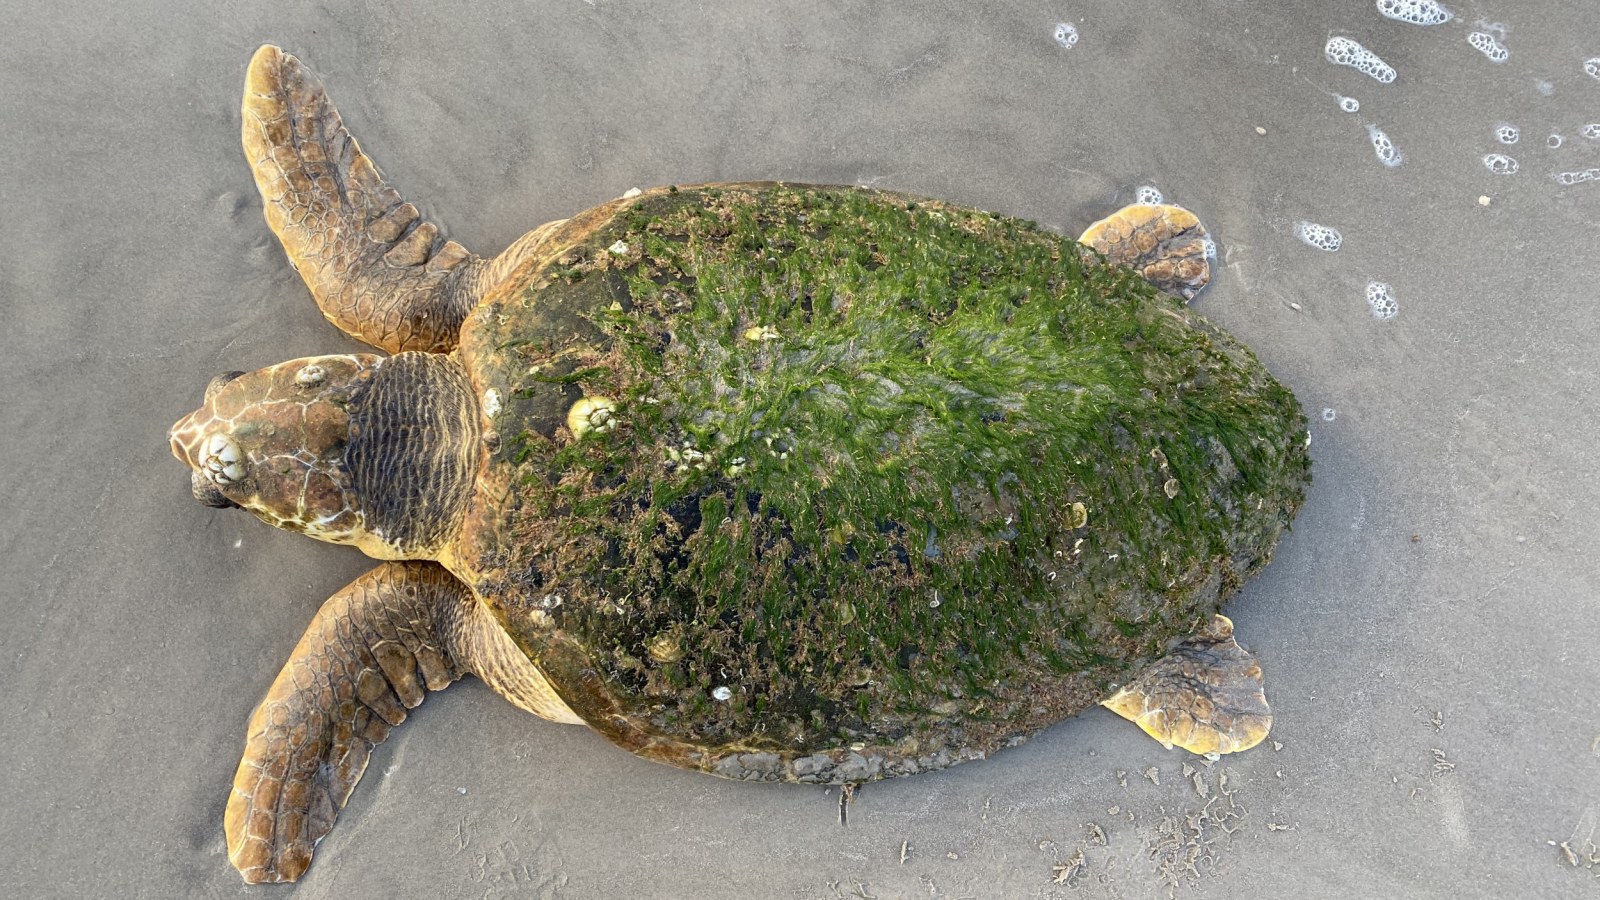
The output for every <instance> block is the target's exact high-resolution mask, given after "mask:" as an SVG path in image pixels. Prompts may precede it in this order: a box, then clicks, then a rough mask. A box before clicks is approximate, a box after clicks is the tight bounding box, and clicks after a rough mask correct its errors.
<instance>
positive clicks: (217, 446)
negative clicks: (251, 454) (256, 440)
mask: <svg viewBox="0 0 1600 900" xmlns="http://www.w3.org/2000/svg"><path fill="white" fill-rule="evenodd" d="M201 465H202V466H204V467H205V473H206V477H207V478H209V479H211V480H212V481H213V482H214V483H216V484H233V483H234V482H235V481H238V480H239V479H241V478H243V477H244V461H243V455H242V454H241V453H240V451H239V445H238V444H237V443H236V442H235V441H234V439H233V438H231V437H229V436H228V435H226V434H223V433H222V432H220V431H219V432H217V433H216V434H213V435H212V436H211V437H209V438H207V439H206V446H205V459H204V460H202V461H201Z"/></svg>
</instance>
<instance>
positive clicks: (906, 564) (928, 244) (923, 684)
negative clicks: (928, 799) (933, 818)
mask: <svg viewBox="0 0 1600 900" xmlns="http://www.w3.org/2000/svg"><path fill="white" fill-rule="evenodd" d="M567 235H568V237H570V238H571V239H573V240H574V243H573V245H572V246H571V247H570V248H569V249H567V250H566V251H565V252H564V253H562V254H561V255H560V257H559V258H558V259H557V260H555V261H554V262H552V263H550V264H548V265H547V266H545V267H544V268H543V269H542V270H540V271H537V272H533V273H530V275H529V277H528V279H527V282H526V284H525V285H522V286H521V287H520V288H519V289H518V290H514V291H506V292H503V293H502V294H501V295H500V296H498V297H496V298H494V299H493V300H492V301H491V302H489V303H486V304H485V305H484V306H483V307H481V308H480V309H479V311H478V312H477V313H476V314H475V315H474V316H473V317H472V318H471V319H470V320H469V322H468V323H467V325H466V326H465V328H464V330H463V335H462V348H461V354H462V359H463V360H464V361H465V362H466V364H467V367H468V370H469V371H470V372H471V373H472V374H473V377H474V378H475V380H476V381H477V384H476V388H477V389H478V390H479V391H480V393H482V392H487V391H491V390H492V391H495V392H496V396H497V397H498V398H499V399H500V403H501V408H500V409H499V410H498V411H497V412H496V413H495V415H494V416H493V419H492V422H491V423H490V425H491V427H492V428H493V431H494V433H495V435H496V443H495V445H494V446H495V449H494V450H493V459H492V461H491V465H490V467H489V470H488V471H487V473H486V474H485V476H484V478H485V479H486V480H489V481H492V482H493V483H494V485H495V486H496V491H494V492H490V493H489V494H488V496H490V497H492V498H494V499H492V500H485V501H482V502H481V504H480V506H479V507H478V508H476V509H474V510H473V511H472V513H471V514H470V515H469V519H468V529H467V532H466V533H465V534H464V536H463V539H462V541H461V547H460V549H459V551H458V562H459V567H460V568H461V569H463V570H464V571H463V572H462V574H463V575H464V577H468V578H469V580H470V581H472V582H473V583H474V587H475V588H476V589H477V591H478V593H479V595H480V596H482V597H484V598H485V599H486V600H488V601H489V602H491V603H492V604H496V611H497V614H499V615H500V616H501V618H502V620H503V621H504V622H505V624H506V626H507V629H508V631H509V633H510V634H511V635H512V636H513V637H514V638H515V639H516V640H517V642H518V643H519V644H520V645H521V646H522V647H523V648H524V649H525V650H527V651H528V652H529V654H530V656H532V658H533V659H534V660H535V661H536V662H538V663H539V664H540V665H541V667H542V668H543V669H544V670H545V672H546V674H547V675H548V676H549V677H550V679H551V681H552V683H554V684H555V685H556V687H557V689H558V690H559V691H561V693H562V695H563V697H564V699H565V700H566V701H567V702H568V704H569V705H571V706H572V708H573V709H574V710H575V711H576V712H578V713H579V714H580V715H582V716H583V717H584V718H586V719H587V720H588V721H589V722H590V723H591V724H592V725H594V726H595V727H596V728H597V729H599V730H601V731H602V732H604V733H606V734H608V735H609V736H611V737H612V738H613V739H614V740H618V741H619V742H620V743H623V744H625V745H628V746H630V748H631V749H635V750H636V751H638V752H645V754H646V755H655V756H658V757H660V758H670V759H671V761H673V762H677V763H679V764H683V765H690V766H693V767H697V768H704V769H708V770H711V771H717V772H719V773H720V774H734V775H738V776H740V777H760V778H800V779H801V780H841V781H853V780H864V779H866V778H871V777H880V776H882V775H887V774H898V773H899V772H902V771H915V770H916V769H918V768H927V767H931V766H934V765H942V764H948V763H949V762H954V761H958V760H959V759H962V758H970V757H974V756H982V755H986V754H987V753H988V752H990V751H992V750H993V749H996V748H998V747H1000V746H1004V745H1006V744H1008V743H1014V742H1015V741H1017V740H1019V739H1021V738H1024V737H1026V736H1027V735H1028V734H1030V733H1032V732H1034V731H1036V730H1038V729H1039V728H1042V727H1044V726H1046V725H1048V724H1051V723H1053V722H1055V721H1058V720H1060V719H1061V718H1064V717H1065V716H1067V715H1070V714H1072V713H1074V712H1077V711H1079V710H1081V709H1083V708H1086V707H1087V706H1090V705H1092V704H1094V703H1096V702H1098V701H1099V700H1101V699H1103V698H1104V697H1105V696H1106V695H1107V693H1109V691H1110V690H1111V688H1112V686H1113V685H1114V684H1116V683H1119V682H1120V681H1123V680H1125V679H1126V678H1127V677H1128V676H1129V675H1130V673H1131V672H1132V671H1133V670H1135V669H1136V668H1137V667H1139V666H1140V665H1142V664H1144V663H1146V662H1148V661H1149V660H1151V659H1153V658H1154V657H1156V656H1158V655H1160V654H1161V653H1162V652H1163V650H1164V649H1165V648H1166V647H1167V646H1168V644H1169V642H1171V641H1172V640H1174V639H1177V638H1181V637H1183V636H1185V635H1187V634H1189V633H1191V632H1194V631H1195V630H1197V629H1198V628H1199V627H1200V625H1202V624H1203V623H1205V622H1207V621H1209V620H1210V617H1211V615H1212V614H1213V613H1214V612H1215V611H1216V610H1217V608H1218V606H1219V605H1220V603H1221V601H1222V600H1224V599H1225V598H1226V597H1227V596H1228V595H1230V594H1231V593H1233V591H1234V590H1236V589H1237V587H1238V586H1239V585H1240V584H1242V583H1243V581H1244V580H1245V579H1246V578H1248V577H1249V576H1250V575H1251V574H1253V573H1254V572H1255V571H1256V570H1257V569H1258V568H1259V567H1260V566H1262V565H1264V564H1265V562H1266V561H1267V559H1268V558H1269V557H1270V554H1271V550H1272V547H1273V546H1274V545H1275V543H1276V542H1277V540H1278V538H1279V537H1280V535H1281V533H1282V531H1283V530H1284V528H1285V527H1287V524H1288V522H1289V521H1290V519H1291V518H1292V517H1293V514H1294V512H1295V510H1296V509H1297V508H1298V506H1299V504H1300V503H1301V501H1302V499H1303V497H1304V490H1305V487H1306V485H1307V483H1308V481H1309V467H1310V463H1309V458H1308V456H1307V453H1306V447H1305V435H1306V426H1305V419H1304V416H1303V415H1302V413H1301V411H1300V409H1299V406H1298V405H1297V403H1296V402H1295V400H1294V398H1293V396H1292V395H1291V394H1290V393H1289V391H1288V390H1287V389H1285V388H1284V387H1282V386H1281V385H1280V384H1278V382H1276V381H1275V380H1274V379H1273V378H1272V377H1271V376H1270V375H1269V374H1268V373H1267V372H1266V371H1265V369H1264V368H1262V367H1261V365H1260V364H1259V362H1257V360H1256V359H1255V357H1254V356H1253V354H1251V353H1250V352H1249V351H1248V350H1247V349H1245V348H1244V347H1242V346H1241V345H1239V344H1238V343H1237V342H1236V341H1235V340H1234V339H1232V338H1231V337H1230V336H1228V335H1226V334H1225V333H1223V332H1221V331H1219V330H1218V329H1216V328H1214V327H1213V326H1211V325H1210V324H1209V323H1207V322H1206V321H1205V320H1204V319H1203V318H1201V317H1200V316H1199V315H1198V314H1196V313H1194V312H1192V311H1190V310H1188V309H1186V308H1185V307H1184V306H1183V305H1182V304H1181V303H1180V302H1178V301H1176V300H1174V299H1172V298H1170V297H1167V296H1165V295H1162V294H1160V293H1158V292H1157V291H1156V290H1154V289H1153V288H1152V287H1151V286H1150V285H1149V284H1148V283H1146V282H1145V281H1144V280H1143V279H1141V278H1139V277H1138V276H1137V275H1135V274H1133V273H1131V272H1129V271H1127V270H1123V269H1119V268H1114V267H1111V266H1107V265H1105V264H1104V263H1103V262H1101V261H1100V260H1099V259H1098V258H1097V257H1096V256H1095V255H1094V254H1093V253H1092V252H1089V251H1086V250H1084V249H1083V248H1081V247H1080V246H1079V245H1077V244H1075V243H1074V242H1072V241H1070V240H1068V239H1065V238H1063V237H1061V236H1059V235H1055V234H1051V233H1048V232H1044V231H1041V230H1039V229H1037V228H1036V227H1035V226H1033V225H1032V224H1031V223H1027V222H1022V221H1018V220H1015V219H1009V218H1005V217H1000V216H995V215H993V214H990V213H985V212H981V211H977V210H972V209H966V208H962V207H958V206H953V205H949V204H945V203H941V202H937V201H928V200H922V199H918V198H909V197H904V196H900V195H896V194H889V193H884V192H878V191H867V190H860V189H853V188H817V187H809V186H793V187H790V186H785V185H780V184H752V185H723V186H707V187H701V188H692V189H691V188H685V189H681V190H680V189H667V190H661V191H652V192H647V193H645V194H643V195H642V196H639V197H635V198H630V199H628V200H625V201H619V202H617V203H614V204H611V205H610V206H608V207H602V208H601V209H600V210H599V211H597V212H596V213H593V214H591V215H590V216H589V218H588V219H586V220H585V221H583V222H579V223H573V224H572V225H570V226H569V231H568V232H567ZM575 405H576V406H577V408H578V409H579V410H580V411H582V412H583V413H584V415H583V416H580V417H578V419H579V420H581V421H582V422H584V423H587V424H584V425H580V426H579V427H577V428H574V427H572V426H571V424H570V422H571V421H572V420H570V419H569V413H570V412H571V411H572V410H573V409H574V407H575ZM597 409H602V410H604V416H603V418H604V422H603V427H588V425H590V424H592V419H591V417H590V416H589V413H590V412H592V411H594V410H597ZM646 745H648V747H647V746H646ZM649 747H654V748H656V749H654V750H653V751H652V750H650V749H649ZM642 748H643V749H642ZM806 754H818V755H822V756H827V755H829V754H832V756H831V757H830V758H831V759H832V760H833V761H834V762H838V761H839V760H840V759H841V758H842V757H841V754H848V755H850V757H851V758H852V759H858V760H863V762H862V763H861V764H860V765H856V766H854V767H850V766H846V767H843V768H840V767H837V766H835V767H834V768H832V769H827V770H826V771H822V772H816V771H813V770H815V769H816V768H817V767H816V766H814V765H809V764H805V761H804V759H803V757H805V756H806ZM735 759H738V760H745V762H743V763H738V764H735V765H731V766H730V765H729V761H730V760H735ZM796 760H799V762H796ZM813 775H815V779H813V778H812V777H811V776H813Z"/></svg>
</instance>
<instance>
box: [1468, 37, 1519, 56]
mask: <svg viewBox="0 0 1600 900" xmlns="http://www.w3.org/2000/svg"><path fill="white" fill-rule="evenodd" d="M1467 43H1469V44H1471V45H1472V46H1473V48H1474V49H1476V50H1477V51H1478V52H1479V53H1482V54H1483V55H1484V56H1487V57H1489V61H1490V62H1497V63H1503V62H1505V61H1506V60H1508V59H1510V58H1511V51H1510V50H1507V49H1506V45H1505V44H1502V43H1500V42H1499V41H1497V40H1495V37H1494V35H1492V34H1490V33H1488V32H1487V31H1474V32H1472V33H1471V34H1469V35H1467Z"/></svg>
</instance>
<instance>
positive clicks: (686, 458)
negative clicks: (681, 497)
mask: <svg viewBox="0 0 1600 900" xmlns="http://www.w3.org/2000/svg"><path fill="white" fill-rule="evenodd" d="M706 459H707V457H706V454H705V451H703V450H701V449H699V448H697V447H696V446H695V445H694V438H684V439H683V443H682V444H681V445H680V446H677V447H668V448H667V460H666V462H667V468H668V469H670V470H672V474H674V475H682V474H683V473H684V472H687V471H689V470H690V469H694V470H695V471H700V472H703V471H705V468H706Z"/></svg>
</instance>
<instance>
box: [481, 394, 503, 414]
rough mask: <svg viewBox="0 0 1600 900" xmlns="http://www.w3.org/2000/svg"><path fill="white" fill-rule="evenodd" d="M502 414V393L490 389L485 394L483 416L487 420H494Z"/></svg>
mask: <svg viewBox="0 0 1600 900" xmlns="http://www.w3.org/2000/svg"><path fill="white" fill-rule="evenodd" d="M499 412H500V392H499V391H497V390H495V389H494V388H489V389H488V390H486V391H484V392H483V414H484V416H485V417H487V418H490V419H492V418H494V417H495V416H496V415H497V414H498V413H499Z"/></svg>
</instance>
